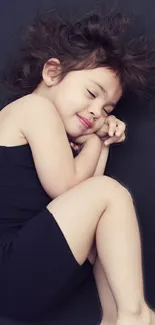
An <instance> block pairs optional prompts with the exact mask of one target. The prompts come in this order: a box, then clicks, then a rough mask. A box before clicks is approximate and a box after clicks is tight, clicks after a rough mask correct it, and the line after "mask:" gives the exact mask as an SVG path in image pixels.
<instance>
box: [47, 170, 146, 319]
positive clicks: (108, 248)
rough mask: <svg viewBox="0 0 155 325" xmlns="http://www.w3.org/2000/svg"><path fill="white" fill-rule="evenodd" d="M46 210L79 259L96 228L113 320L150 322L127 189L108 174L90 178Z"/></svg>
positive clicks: (84, 254) (136, 227) (80, 260)
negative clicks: (115, 317)
mask: <svg viewBox="0 0 155 325" xmlns="http://www.w3.org/2000/svg"><path fill="white" fill-rule="evenodd" d="M48 209H49V210H50V211H51V212H52V213H53V215H54V216H55V219H56V220H57V222H58V224H59V226H60V228H61V229H62V231H63V233H64V235H65V237H66V240H67V241H68V244H69V246H70V248H71V250H72V252H73V254H74V256H75V258H76V260H77V261H78V263H79V264H82V263H83V262H84V261H85V259H86V258H87V256H88V254H89V251H90V248H91V246H92V243H93V240H94V236H95V233H96V246H97V253H98V255H99V259H100V261H101V264H102V267H103V269H104V270H105V274H106V276H107V279H108V282H109V284H110V287H111V290H112V292H113V295H114V297H115V301H116V303H117V309H118V316H119V318H118V321H117V325H128V324H130V325H148V324H151V323H150V314H151V313H150V311H149V308H148V307H147V306H146V304H145V302H144V294H143V281H142V269H141V247H140V238H139V231H138V225H137V220H136V215H135V211H134V207H133V202H132V199H131V196H130V195H129V193H128V192H127V190H126V189H124V188H123V187H122V186H121V185H120V184H119V183H117V182H116V181H114V180H112V179H109V178H108V177H105V176H104V177H103V176H102V177H95V178H92V179H89V180H87V181H85V182H83V183H81V184H79V185H78V186H76V187H75V188H73V189H71V190H69V191H67V192H66V193H64V194H63V195H61V196H60V197H58V198H56V199H55V200H54V201H52V202H51V203H50V204H49V206H48ZM135 315H136V318H135Z"/></svg>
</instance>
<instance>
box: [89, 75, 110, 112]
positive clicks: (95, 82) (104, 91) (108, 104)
mask: <svg viewBox="0 0 155 325" xmlns="http://www.w3.org/2000/svg"><path fill="white" fill-rule="evenodd" d="M90 81H91V82H93V83H94V84H96V85H97V86H98V87H99V88H100V89H101V90H102V92H103V93H105V94H106V93H107V91H106V90H105V88H103V87H102V86H101V85H100V84H99V83H98V82H97V81H94V80H90ZM106 106H112V107H114V108H115V106H116V103H112V102H111V103H107V104H106V105H105V106H104V107H106Z"/></svg>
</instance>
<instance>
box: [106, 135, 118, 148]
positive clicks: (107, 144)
mask: <svg viewBox="0 0 155 325" xmlns="http://www.w3.org/2000/svg"><path fill="white" fill-rule="evenodd" d="M117 140H118V138H117V137H116V136H113V137H110V138H109V139H107V140H106V141H105V142H104V144H105V146H109V145H111V144H112V143H115V142H116V141H117Z"/></svg>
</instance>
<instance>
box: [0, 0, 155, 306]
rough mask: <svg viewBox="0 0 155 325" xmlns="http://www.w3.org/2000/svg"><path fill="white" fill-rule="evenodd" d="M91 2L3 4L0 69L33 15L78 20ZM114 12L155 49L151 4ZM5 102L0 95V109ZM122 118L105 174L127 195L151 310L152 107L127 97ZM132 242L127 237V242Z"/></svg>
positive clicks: (118, 5) (154, 296)
mask: <svg viewBox="0 0 155 325" xmlns="http://www.w3.org/2000/svg"><path fill="white" fill-rule="evenodd" d="M94 5H96V1H93V0H74V1H71V0H54V1H51V0H31V1H30V0H28V1H23V0H13V1H12V0H5V1H1V4H0V41H1V47H0V70H2V68H3V67H4V66H5V64H7V60H8V58H9V57H11V56H12V55H16V51H17V49H18V46H19V44H20V39H19V36H18V35H19V30H20V28H21V26H27V24H28V23H29V22H30V21H31V20H32V19H33V17H34V15H35V13H36V11H37V10H44V9H52V8H56V9H57V10H58V12H59V13H60V14H62V15H64V16H65V17H70V16H72V15H73V16H74V17H79V16H80V15H81V14H83V13H85V12H87V11H89V10H91V9H92V8H93V7H94ZM108 6H114V7H115V10H117V9H120V10H121V11H125V12H134V13H136V14H138V17H137V24H136V26H135V32H136V33H137V31H138V32H139V30H143V31H145V32H146V35H147V36H148V38H149V40H150V41H151V42H150V43H151V44H154V45H155V33H154V31H155V19H154V17H155V1H154V0H130V1H128V0H118V1H117V2H116V1H108ZM5 101H7V97H6V94H5V93H1V96H0V106H1V107H2V106H3V105H4V102H5ZM116 112H117V114H118V116H120V117H121V118H123V119H125V121H126V122H127V126H128V139H127V141H126V143H125V144H123V145H117V146H114V147H113V148H112V149H111V154H110V159H109V163H108V168H107V173H108V174H109V175H112V176H113V177H115V178H117V179H118V180H119V181H121V182H122V183H123V184H124V185H126V186H127V187H128V189H129V190H130V191H131V192H132V194H133V198H134V201H135V205H136V209H137V213H138V218H139V224H140V229H141V236H142V246H143V263H144V278H145V293H146V298H147V301H148V302H149V303H150V304H151V306H152V307H154V308H155V102H154V99H152V101H151V102H148V101H146V100H145V101H142V102H141V103H137V101H135V99H134V98H130V99H129V98H126V99H125V100H124V101H123V102H122V104H121V105H120V106H119V107H118V109H117V111H116ZM131 240H132V238H131Z"/></svg>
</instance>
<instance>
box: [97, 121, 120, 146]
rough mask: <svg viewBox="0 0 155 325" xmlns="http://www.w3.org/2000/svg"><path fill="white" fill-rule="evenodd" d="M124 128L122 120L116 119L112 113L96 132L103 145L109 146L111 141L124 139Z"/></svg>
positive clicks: (116, 141) (117, 141)
mask: <svg viewBox="0 0 155 325" xmlns="http://www.w3.org/2000/svg"><path fill="white" fill-rule="evenodd" d="M125 129H126V125H125V123H124V122H122V121H121V120H119V119H117V118H116V117H115V116H114V115H110V116H108V117H107V118H106V120H105V121H104V124H103V125H102V126H101V128H100V129H99V130H98V131H97V132H96V134H97V135H98V137H99V138H100V139H101V140H102V141H103V142H104V144H105V146H109V145H111V144H112V143H120V142H123V141H124V140H125V138H126V136H125Z"/></svg>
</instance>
